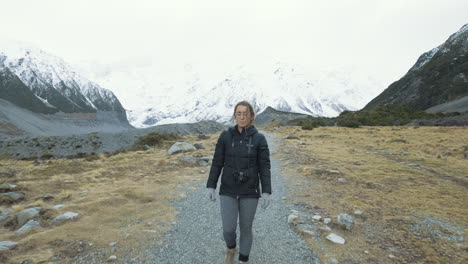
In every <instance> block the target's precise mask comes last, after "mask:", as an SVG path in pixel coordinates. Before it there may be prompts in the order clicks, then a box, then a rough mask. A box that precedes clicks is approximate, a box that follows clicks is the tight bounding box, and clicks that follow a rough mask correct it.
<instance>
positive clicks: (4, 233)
mask: <svg viewBox="0 0 468 264" xmlns="http://www.w3.org/2000/svg"><path fill="white" fill-rule="evenodd" d="M216 137H217V134H216V135H213V136H211V137H209V138H208V139H205V140H199V139H197V138H196V136H184V137H180V138H179V140H184V141H186V142H188V143H192V144H194V143H202V144H203V145H204V146H205V147H206V148H205V149H200V150H197V151H196V153H197V154H200V155H212V154H213V153H212V151H213V150H214V146H215V144H216V142H215V138H216ZM169 141H170V140H169ZM169 141H163V142H162V144H161V145H160V147H159V148H158V149H150V150H147V151H141V150H136V151H131V150H126V151H122V152H119V153H114V155H111V154H99V155H92V156H89V155H86V156H83V157H80V158H68V159H66V158H64V159H53V160H51V162H52V163H51V164H48V162H42V163H40V164H39V165H34V163H33V161H31V160H13V159H8V158H6V157H5V158H2V159H1V160H0V171H7V170H8V169H14V170H15V171H17V173H16V174H15V176H14V177H10V178H2V179H1V180H0V184H2V183H13V184H17V185H18V189H19V190H21V191H22V192H25V194H26V197H25V200H24V201H21V202H19V203H15V204H12V205H7V204H0V209H5V208H9V209H11V210H12V211H13V215H14V216H16V214H17V213H19V212H20V211H21V210H23V209H26V208H30V207H34V206H40V207H42V208H43V212H41V214H40V216H39V217H38V219H39V220H40V222H41V227H40V228H37V229H35V230H33V231H31V232H29V233H28V234H25V235H22V236H19V237H17V236H16V235H15V234H14V231H15V230H16V229H17V228H18V226H16V225H15V224H14V222H12V223H11V224H10V225H9V226H8V225H7V226H0V241H3V240H11V241H15V242H18V246H17V248H16V249H15V250H11V251H2V252H0V262H2V263H20V262H21V261H23V260H27V259H31V260H34V263H49V262H51V261H52V260H51V258H52V257H53V256H59V257H60V258H59V260H56V261H58V262H57V263H67V262H69V261H70V260H71V258H73V257H74V256H76V255H78V254H85V253H88V252H94V251H99V250H102V249H110V246H109V245H108V244H109V243H110V242H113V241H118V244H117V246H116V247H117V248H126V249H131V248H141V249H142V250H143V248H145V247H149V246H154V245H153V244H154V243H159V242H158V241H162V234H163V233H164V232H165V231H168V230H169V229H170V228H171V226H172V225H171V222H172V221H174V220H175V216H176V215H177V213H178V212H177V211H176V210H175V209H174V208H172V207H171V206H170V201H171V200H174V199H182V197H181V195H180V194H181V193H182V191H180V187H181V186H182V185H183V184H191V183H192V182H197V181H205V180H206V178H207V175H208V169H207V168H206V167H191V166H185V165H184V164H183V163H182V162H179V159H180V156H181V155H182V154H176V155H172V156H169V155H168V154H167V148H169V147H170V144H171V143H170V142H169ZM56 204H63V205H64V208H61V209H54V208H53V205H56ZM68 211H72V212H76V213H79V216H78V218H77V219H73V220H71V221H69V222H66V223H63V224H60V225H56V226H50V225H49V223H50V221H51V220H52V219H53V218H54V217H56V216H58V215H60V214H62V213H65V212H68ZM144 230H153V231H154V232H145V231H144ZM80 241H81V243H80ZM119 252H122V251H120V250H118V251H117V252H116V253H114V254H116V255H119ZM108 257H109V256H104V257H103V259H102V261H103V262H105V261H106V259H107V258H108ZM133 257H136V256H133ZM139 257H141V256H139ZM140 260H141V261H143V259H141V258H140Z"/></svg>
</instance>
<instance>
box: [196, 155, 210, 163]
mask: <svg viewBox="0 0 468 264" xmlns="http://www.w3.org/2000/svg"><path fill="white" fill-rule="evenodd" d="M199 159H200V160H204V161H207V162H210V161H212V160H213V156H202V157H200V158H199Z"/></svg>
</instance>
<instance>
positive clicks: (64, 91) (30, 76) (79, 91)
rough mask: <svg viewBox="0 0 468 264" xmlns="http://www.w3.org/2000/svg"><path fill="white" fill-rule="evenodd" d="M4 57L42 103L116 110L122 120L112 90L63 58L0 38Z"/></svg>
mask: <svg viewBox="0 0 468 264" xmlns="http://www.w3.org/2000/svg"><path fill="white" fill-rule="evenodd" d="M0 55H3V56H6V59H5V60H4V61H3V63H4V66H5V67H8V68H9V69H10V70H11V71H12V72H13V73H14V74H16V75H17V76H18V77H19V78H20V80H21V81H22V82H23V83H24V84H25V85H26V86H27V87H29V88H30V89H31V91H32V92H33V93H34V94H35V95H36V96H37V97H38V98H39V99H41V100H42V101H43V102H44V103H46V104H48V105H51V106H53V107H55V108H57V109H58V110H60V111H63V112H95V111H97V110H101V111H115V112H117V113H119V115H120V117H121V119H122V120H124V119H126V118H125V110H124V109H123V108H122V106H121V104H120V102H119V100H118V99H117V97H115V96H114V94H113V93H112V92H111V91H110V90H107V89H104V88H102V87H100V86H99V85H97V84H96V83H94V82H92V81H89V80H88V79H86V78H84V77H83V76H82V75H81V74H79V73H78V72H77V71H76V70H75V69H74V68H73V67H72V66H70V65H69V64H67V63H66V62H65V61H64V60H63V59H61V58H59V57H57V56H54V55H52V54H49V53H47V52H45V51H43V50H41V49H38V48H35V47H33V46H32V45H30V44H25V43H22V42H17V41H10V40H9V41H6V40H3V39H2V40H1V41H0Z"/></svg>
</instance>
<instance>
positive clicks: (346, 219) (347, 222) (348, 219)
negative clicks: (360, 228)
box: [338, 213, 354, 230]
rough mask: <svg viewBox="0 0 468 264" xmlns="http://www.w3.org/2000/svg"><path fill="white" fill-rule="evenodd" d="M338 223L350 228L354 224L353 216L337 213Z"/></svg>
mask: <svg viewBox="0 0 468 264" xmlns="http://www.w3.org/2000/svg"><path fill="white" fill-rule="evenodd" d="M338 224H340V225H343V226H344V227H345V228H346V229H347V230H350V229H351V227H352V226H353V224H354V218H353V217H352V216H350V215H349V214H344V213H343V214H339V215H338Z"/></svg>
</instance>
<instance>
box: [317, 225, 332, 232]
mask: <svg viewBox="0 0 468 264" xmlns="http://www.w3.org/2000/svg"><path fill="white" fill-rule="evenodd" d="M319 229H320V230H322V231H331V228H330V227H329V226H322V227H320V228H319Z"/></svg>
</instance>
